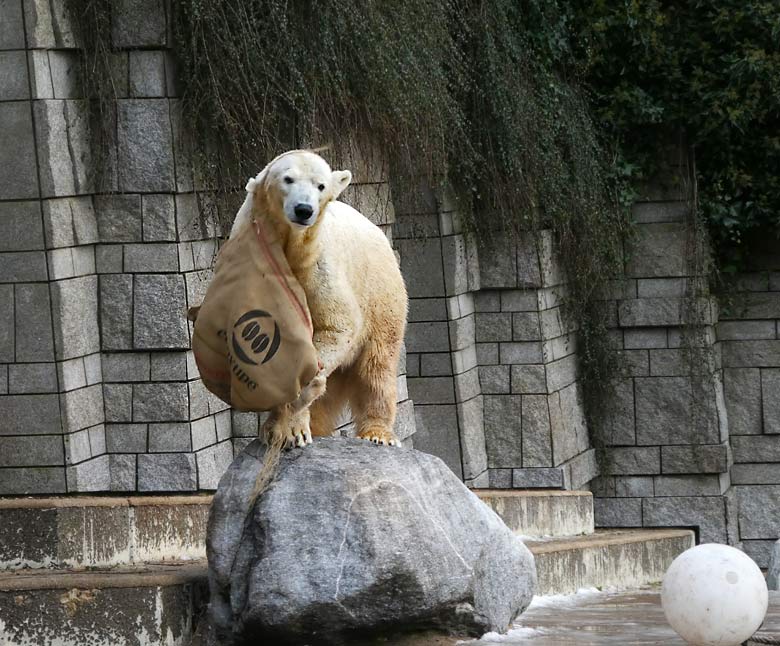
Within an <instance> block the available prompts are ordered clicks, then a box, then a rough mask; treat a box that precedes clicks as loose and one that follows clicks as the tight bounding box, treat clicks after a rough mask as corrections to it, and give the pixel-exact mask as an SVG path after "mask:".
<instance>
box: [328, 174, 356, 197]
mask: <svg viewBox="0 0 780 646" xmlns="http://www.w3.org/2000/svg"><path fill="white" fill-rule="evenodd" d="M330 178H331V181H332V184H333V188H332V191H333V199H334V200H335V199H336V198H337V197H338V196H339V195H341V193H342V191H343V190H344V189H345V188H347V186H349V183H350V182H351V181H352V173H351V172H350V171H348V170H334V171H333V174H332V175H331V176H330Z"/></svg>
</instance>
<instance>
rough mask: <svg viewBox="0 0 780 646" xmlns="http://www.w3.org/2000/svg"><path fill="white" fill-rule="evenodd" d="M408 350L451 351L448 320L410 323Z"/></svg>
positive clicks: (407, 336)
mask: <svg viewBox="0 0 780 646" xmlns="http://www.w3.org/2000/svg"><path fill="white" fill-rule="evenodd" d="M406 350H407V352H449V350H450V341H449V327H448V324H447V322H446V321H441V322H429V323H409V324H408V325H407V326H406Z"/></svg>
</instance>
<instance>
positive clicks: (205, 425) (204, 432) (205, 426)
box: [190, 417, 217, 451]
mask: <svg viewBox="0 0 780 646" xmlns="http://www.w3.org/2000/svg"><path fill="white" fill-rule="evenodd" d="M190 431H191V433H192V450H193V451H199V450H200V449H202V448H204V447H206V446H211V445H212V444H216V442H217V426H216V424H215V422H214V418H213V417H203V418H201V419H199V420H196V421H194V422H192V424H190Z"/></svg>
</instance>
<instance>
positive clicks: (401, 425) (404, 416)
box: [217, 399, 417, 442]
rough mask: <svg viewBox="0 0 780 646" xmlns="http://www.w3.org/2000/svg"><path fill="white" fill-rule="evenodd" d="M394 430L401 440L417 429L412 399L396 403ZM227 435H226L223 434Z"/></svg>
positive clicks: (409, 437) (409, 436) (410, 435)
mask: <svg viewBox="0 0 780 646" xmlns="http://www.w3.org/2000/svg"><path fill="white" fill-rule="evenodd" d="M393 430H394V431H395V435H396V437H397V438H398V439H399V440H401V441H402V442H403V441H404V440H409V439H411V437H412V435H414V434H415V432H416V431H417V429H416V426H415V419H414V404H413V403H412V400H410V399H407V400H406V401H402V402H400V403H399V404H398V409H397V411H396V416H395V427H394V429H393ZM225 437H227V436H225ZM217 439H218V440H220V441H221V440H222V439H223V438H221V437H220V436H219V420H217Z"/></svg>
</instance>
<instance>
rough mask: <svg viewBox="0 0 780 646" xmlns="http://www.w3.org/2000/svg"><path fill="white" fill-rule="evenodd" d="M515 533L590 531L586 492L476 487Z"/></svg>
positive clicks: (590, 498) (590, 502) (552, 534)
mask: <svg viewBox="0 0 780 646" xmlns="http://www.w3.org/2000/svg"><path fill="white" fill-rule="evenodd" d="M474 493H476V494H477V495H478V496H479V497H480V499H481V500H482V501H483V502H484V503H485V504H487V505H488V506H489V507H490V508H491V509H492V510H493V511H494V512H496V513H497V514H498V515H499V516H500V517H501V519H502V520H503V521H504V522H505V523H506V524H507V526H508V527H509V528H510V529H511V530H512V531H513V532H515V533H516V534H519V535H520V536H523V537H530V538H546V537H562V536H577V535H580V534H592V533H593V494H591V492H590V491H557V490H544V489H542V490H539V489H534V490H514V489H513V490H507V489H476V490H474Z"/></svg>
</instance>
